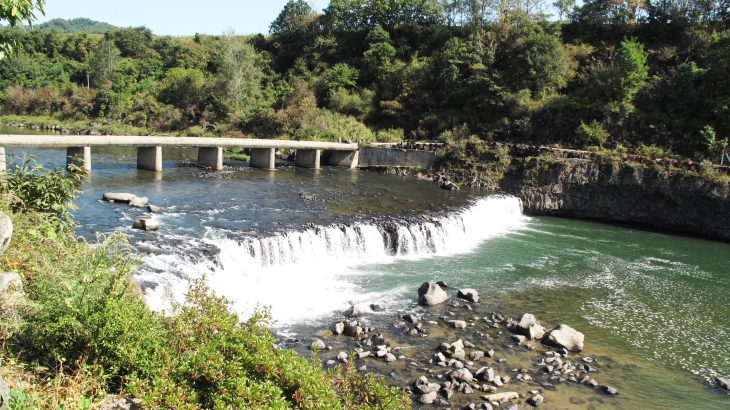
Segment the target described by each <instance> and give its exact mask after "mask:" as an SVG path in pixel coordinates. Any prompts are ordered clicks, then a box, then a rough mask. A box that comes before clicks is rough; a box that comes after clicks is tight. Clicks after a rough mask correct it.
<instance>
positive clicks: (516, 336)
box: [511, 335, 527, 345]
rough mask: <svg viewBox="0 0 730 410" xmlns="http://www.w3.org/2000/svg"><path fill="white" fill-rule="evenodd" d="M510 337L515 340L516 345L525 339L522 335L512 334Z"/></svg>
mask: <svg viewBox="0 0 730 410" xmlns="http://www.w3.org/2000/svg"><path fill="white" fill-rule="evenodd" d="M511 339H512V340H513V341H514V342H516V343H517V344H518V345H521V344H523V343H525V341H526V340H527V337H525V336H522V335H512V337H511Z"/></svg>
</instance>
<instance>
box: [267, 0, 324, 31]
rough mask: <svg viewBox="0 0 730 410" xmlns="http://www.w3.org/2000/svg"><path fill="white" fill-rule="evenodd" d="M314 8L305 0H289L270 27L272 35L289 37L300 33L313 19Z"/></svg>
mask: <svg viewBox="0 0 730 410" xmlns="http://www.w3.org/2000/svg"><path fill="white" fill-rule="evenodd" d="M313 15H314V12H313V10H312V7H310V6H309V4H307V2H305V1H304V0H296V1H295V0H289V2H288V3H286V5H285V6H284V9H282V10H281V13H279V16H278V17H276V20H274V21H273V22H272V23H271V25H270V26H269V33H270V34H280V35H289V34H294V33H296V32H297V31H300V30H301V29H302V27H304V26H305V25H306V24H307V22H308V21H309V20H311V19H312V18H313Z"/></svg>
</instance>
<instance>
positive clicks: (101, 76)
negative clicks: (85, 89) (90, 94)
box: [89, 39, 121, 88]
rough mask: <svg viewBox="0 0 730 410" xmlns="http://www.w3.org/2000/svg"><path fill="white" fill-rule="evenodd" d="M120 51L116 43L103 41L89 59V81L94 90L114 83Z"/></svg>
mask: <svg viewBox="0 0 730 410" xmlns="http://www.w3.org/2000/svg"><path fill="white" fill-rule="evenodd" d="M120 54H121V53H120V51H119V49H118V48H117V46H115V45H114V42H112V41H110V40H107V39H102V40H101V41H100V42H99V44H98V45H97V46H96V49H95V50H94V52H93V53H91V56H90V57H89V81H90V83H91V86H92V87H94V88H101V87H102V86H104V85H105V84H109V83H113V82H114V76H115V72H116V68H117V65H118V64H119V62H120V61H121V59H120Z"/></svg>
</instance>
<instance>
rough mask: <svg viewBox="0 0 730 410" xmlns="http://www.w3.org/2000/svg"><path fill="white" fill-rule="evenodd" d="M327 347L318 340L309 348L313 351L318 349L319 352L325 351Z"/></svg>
mask: <svg viewBox="0 0 730 410" xmlns="http://www.w3.org/2000/svg"><path fill="white" fill-rule="evenodd" d="M326 347H327V346H325V344H324V342H323V341H321V340H320V339H316V340H315V341H314V342H312V344H311V345H309V348H310V349H311V350H314V349H317V350H324V349H325V348H326Z"/></svg>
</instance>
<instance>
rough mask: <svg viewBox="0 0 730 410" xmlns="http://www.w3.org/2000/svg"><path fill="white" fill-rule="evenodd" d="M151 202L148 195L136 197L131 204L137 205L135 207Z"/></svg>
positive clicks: (144, 205) (141, 206) (142, 206)
mask: <svg viewBox="0 0 730 410" xmlns="http://www.w3.org/2000/svg"><path fill="white" fill-rule="evenodd" d="M149 202H150V200H149V199H147V197H145V196H143V197H136V196H135V197H134V198H132V200H131V201H129V206H132V207H135V208H144V207H146V206H147V204H148V203H149Z"/></svg>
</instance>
